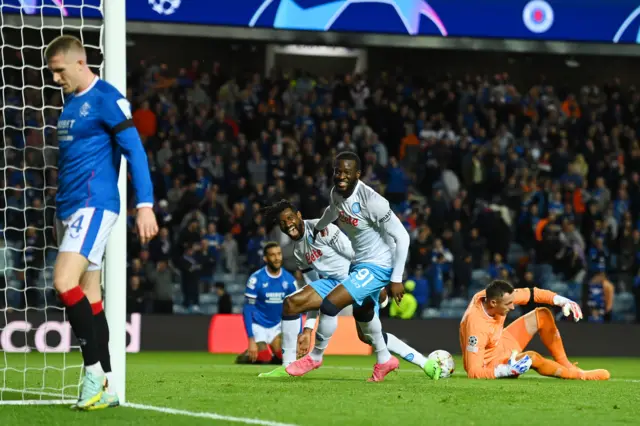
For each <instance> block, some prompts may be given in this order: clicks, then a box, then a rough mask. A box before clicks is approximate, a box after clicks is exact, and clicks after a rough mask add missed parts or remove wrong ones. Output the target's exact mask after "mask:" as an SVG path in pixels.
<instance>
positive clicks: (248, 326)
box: [242, 276, 258, 361]
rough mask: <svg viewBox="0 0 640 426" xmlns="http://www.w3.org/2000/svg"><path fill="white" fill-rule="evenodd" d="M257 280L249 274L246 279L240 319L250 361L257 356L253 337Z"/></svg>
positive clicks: (256, 347) (256, 346)
mask: <svg viewBox="0 0 640 426" xmlns="http://www.w3.org/2000/svg"><path fill="white" fill-rule="evenodd" d="M257 282H258V280H257V279H256V277H254V276H251V277H250V278H249V280H248V281H247V286H246V288H245V291H244V306H243V307H242V319H243V320H244V330H245V331H246V332H247V338H248V339H249V357H250V358H251V361H255V360H256V359H257V358H258V345H257V344H256V341H255V339H254V337H253V313H254V312H255V310H256V300H257V298H258V292H257V291H256V284H257Z"/></svg>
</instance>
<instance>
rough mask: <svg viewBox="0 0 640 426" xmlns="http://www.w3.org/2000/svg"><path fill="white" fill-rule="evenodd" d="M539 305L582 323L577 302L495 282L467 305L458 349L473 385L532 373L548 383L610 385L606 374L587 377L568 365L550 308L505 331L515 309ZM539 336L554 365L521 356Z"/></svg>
mask: <svg viewBox="0 0 640 426" xmlns="http://www.w3.org/2000/svg"><path fill="white" fill-rule="evenodd" d="M530 300H533V301H534V302H535V303H544V304H548V305H555V306H560V307H562V309H563V312H564V313H565V315H567V316H568V315H570V314H573V317H574V320H575V321H579V320H580V319H582V311H581V310H580V307H579V306H578V305H577V304H576V303H575V302H573V301H571V300H569V299H567V298H566V297H562V296H560V295H558V294H555V293H553V292H551V291H549V290H542V289H539V288H532V289H528V288H523V289H515V290H514V288H513V286H512V285H511V284H509V283H508V282H506V281H500V280H496V281H493V282H492V283H491V284H489V286H488V287H487V288H486V290H483V291H480V292H478V293H477V294H476V295H475V296H473V299H472V300H471V302H470V303H469V307H468V308H467V310H466V312H465V314H464V317H463V318H462V322H461V323H460V347H461V349H462V353H463V359H464V369H465V371H466V372H467V376H468V377H469V378H471V379H494V378H504V377H518V376H519V375H521V374H524V373H526V372H527V371H528V370H529V368H533V369H534V370H536V371H537V372H538V373H539V374H541V375H543V376H549V377H558V378H562V379H577V380H608V379H609V377H610V375H609V372H608V371H607V370H589V371H585V370H582V369H579V368H577V367H576V366H575V365H573V364H572V363H571V362H569V360H568V359H567V354H566V353H565V351H564V346H563V344H562V339H561V337H560V332H559V331H558V328H557V327H556V323H555V320H554V318H553V314H552V313H551V311H550V310H549V309H548V308H538V309H535V310H533V311H531V312H529V313H528V314H526V315H523V316H522V317H520V318H518V319H517V320H516V321H514V322H513V323H512V324H510V325H509V326H508V327H507V328H504V321H505V318H506V316H507V314H508V313H509V312H510V311H512V310H514V309H515V305H526V304H527V303H528V302H529V301H530ZM536 333H538V334H539V335H540V339H541V340H542V343H543V344H544V345H545V346H546V347H547V349H548V350H549V352H550V353H551V355H552V356H553V359H554V360H553V361H552V360H550V359H546V358H544V357H542V356H541V355H540V354H538V353H537V352H533V351H527V352H524V353H523V350H524V349H525V348H526V346H527V345H528V344H529V342H530V341H531V338H532V337H533V336H534V334H536Z"/></svg>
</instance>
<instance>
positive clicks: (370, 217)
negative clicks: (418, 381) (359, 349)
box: [294, 152, 409, 382]
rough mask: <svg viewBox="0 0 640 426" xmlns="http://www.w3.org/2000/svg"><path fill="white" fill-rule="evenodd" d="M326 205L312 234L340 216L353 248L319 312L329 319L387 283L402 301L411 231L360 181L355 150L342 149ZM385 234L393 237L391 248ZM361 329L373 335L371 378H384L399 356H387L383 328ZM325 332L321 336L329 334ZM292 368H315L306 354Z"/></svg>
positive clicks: (330, 332)
mask: <svg viewBox="0 0 640 426" xmlns="http://www.w3.org/2000/svg"><path fill="white" fill-rule="evenodd" d="M333 182H334V186H333V189H332V190H331V197H330V198H331V201H330V204H329V207H327V208H326V209H325V212H324V214H323V215H322V217H321V218H320V220H319V221H318V223H316V225H315V228H314V230H313V236H314V238H315V237H316V236H317V234H318V233H320V232H321V230H322V229H325V228H326V227H327V226H328V225H329V224H330V223H331V222H333V221H335V220H336V219H338V226H339V227H340V228H341V229H342V230H343V231H344V232H345V233H346V234H347V237H348V238H349V240H350V241H351V246H352V247H353V250H354V252H355V258H354V266H353V267H352V268H351V272H350V274H349V277H348V278H347V279H345V280H343V281H342V283H341V284H339V285H337V286H336V288H334V289H333V291H331V293H329V295H328V296H327V297H326V298H325V299H324V300H323V301H322V304H321V305H320V312H321V313H322V314H323V315H326V316H329V317H332V316H336V315H338V313H339V312H340V311H341V310H342V309H343V308H345V307H346V306H348V305H350V304H352V303H355V304H356V305H358V306H363V304H365V303H366V302H372V303H374V304H377V303H378V298H379V296H380V291H381V290H382V289H383V288H384V287H385V286H386V285H387V284H388V283H389V281H391V287H390V289H391V294H392V296H393V297H394V298H395V299H396V301H398V302H399V301H400V300H401V299H402V295H403V294H404V286H403V284H402V276H403V274H404V266H405V263H406V261H407V254H408V251H409V234H408V233H407V231H406V229H405V228H404V226H403V225H402V223H401V222H400V220H399V219H398V218H397V217H396V215H395V214H394V213H393V211H392V210H391V208H390V207H389V202H388V201H387V200H386V199H384V197H382V196H381V195H380V194H378V193H377V192H375V191H374V190H373V189H371V188H370V187H368V186H367V185H365V184H364V182H362V181H360V158H359V157H358V155H357V154H355V153H353V152H342V153H340V154H338V156H337V157H336V163H335V168H334V174H333ZM386 236H389V237H391V238H393V240H394V241H395V250H393V249H392V248H391V247H390V246H389V244H388V243H387V239H386ZM366 326H367V327H366V329H363V330H362V331H363V332H364V334H366V335H370V336H371V343H372V345H373V347H374V348H375V351H376V357H377V362H376V364H375V365H374V368H373V375H372V376H371V378H370V379H369V380H370V381H375V382H378V381H382V380H383V379H384V377H385V376H386V375H387V374H389V373H390V372H391V371H393V370H395V369H397V368H398V367H399V362H398V359H397V358H395V357H393V356H391V354H390V353H389V350H388V349H387V347H386V344H385V343H384V336H383V334H382V328H381V327H380V326H379V325H377V324H376V323H375V322H369V323H366ZM334 331H335V328H334V329H333V330H326V331H325V333H326V334H324V337H326V338H327V339H328V338H330V337H331V335H333V332H334ZM294 364H298V365H296V366H295V367H294V368H306V369H313V368H317V366H316V364H317V362H316V361H313V360H312V359H311V360H310V359H309V358H308V357H304V358H301V359H300V360H298V361H296V362H295V363H294Z"/></svg>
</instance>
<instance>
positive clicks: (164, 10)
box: [149, 0, 182, 15]
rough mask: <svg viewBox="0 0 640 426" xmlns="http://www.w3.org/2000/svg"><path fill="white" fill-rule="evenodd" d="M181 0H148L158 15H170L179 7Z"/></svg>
mask: <svg viewBox="0 0 640 426" xmlns="http://www.w3.org/2000/svg"><path fill="white" fill-rule="evenodd" d="M180 3H182V0H149V5H150V6H151V8H152V9H153V11H154V12H156V13H158V14H160V15H172V14H173V13H174V12H175V11H176V10H178V8H179V7H180Z"/></svg>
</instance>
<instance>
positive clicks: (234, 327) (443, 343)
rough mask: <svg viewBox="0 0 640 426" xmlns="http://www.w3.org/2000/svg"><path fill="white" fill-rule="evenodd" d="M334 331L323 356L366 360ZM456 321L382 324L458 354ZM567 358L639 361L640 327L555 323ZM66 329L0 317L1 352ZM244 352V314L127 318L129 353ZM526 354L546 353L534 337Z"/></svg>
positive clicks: (32, 318)
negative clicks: (528, 352)
mask: <svg viewBox="0 0 640 426" xmlns="http://www.w3.org/2000/svg"><path fill="white" fill-rule="evenodd" d="M338 321H339V323H338V329H337V331H336V333H335V335H334V336H333V338H332V340H331V343H330V344H329V346H328V348H327V354H333V355H368V354H370V353H371V348H370V347H369V346H367V345H365V344H363V343H362V342H360V340H359V339H358V336H357V331H356V328H355V321H354V319H353V317H348V316H340V317H338ZM458 325H459V321H457V320H445V319H431V320H414V321H403V320H394V319H383V328H384V330H385V331H387V332H389V333H393V334H395V335H396V336H397V337H399V338H400V339H402V340H404V341H406V342H407V343H409V344H410V345H411V346H413V347H415V348H416V349H417V350H419V351H421V352H423V353H428V352H430V351H432V350H434V349H445V350H447V351H449V352H451V353H453V354H459V353H460V343H459V340H458ZM558 328H559V329H560V333H561V335H562V338H563V341H564V346H565V349H566V350H567V353H568V354H569V356H574V357H575V356H621V357H639V356H640V325H636V324H589V323H579V324H573V323H570V322H562V323H560V324H558ZM74 345H75V343H74V337H73V333H72V332H71V328H70V327H69V324H68V323H67V322H65V321H64V318H63V317H62V316H61V315H60V314H48V315H47V316H46V317H45V315H44V314H42V313H40V312H38V313H35V312H34V313H29V314H28V316H27V317H26V318H25V315H24V313H15V314H7V315H6V316H5V318H0V350H2V351H5V352H29V351H31V350H36V351H39V352H68V351H69V350H70V348H71V346H74ZM246 348H247V337H246V334H245V332H244V325H243V320H242V315H238V314H232V315H214V316H213V317H207V316H204V315H184V316H183V315H140V314H132V315H130V316H129V317H128V318H127V351H128V352H132V353H135V352H140V351H184V352H191V351H202V352H204V351H208V352H210V353H240V352H242V351H244V350H245V349H246ZM530 349H533V350H537V351H539V352H541V353H543V354H546V351H545V349H544V347H543V346H542V344H541V342H540V340H539V338H538V337H534V339H533V340H532V343H531V346H530Z"/></svg>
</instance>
